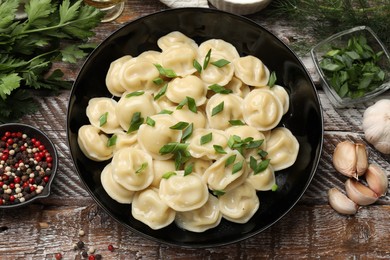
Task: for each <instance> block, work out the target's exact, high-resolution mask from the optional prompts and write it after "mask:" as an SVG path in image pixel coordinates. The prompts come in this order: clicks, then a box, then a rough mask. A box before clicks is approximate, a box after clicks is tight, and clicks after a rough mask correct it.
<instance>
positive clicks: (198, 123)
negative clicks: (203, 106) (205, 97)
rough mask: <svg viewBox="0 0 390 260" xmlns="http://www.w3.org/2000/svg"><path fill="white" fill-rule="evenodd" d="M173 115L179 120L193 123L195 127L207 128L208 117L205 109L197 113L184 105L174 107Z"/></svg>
mask: <svg viewBox="0 0 390 260" xmlns="http://www.w3.org/2000/svg"><path fill="white" fill-rule="evenodd" d="M172 111H173V113H172V116H173V117H174V118H176V119H177V120H178V121H182V122H188V123H193V124H194V128H205V127H206V126H207V118H206V115H205V114H204V112H203V111H201V110H198V111H197V112H196V113H194V112H192V111H191V110H189V109H188V107H187V106H184V107H183V108H181V109H176V108H173V109H172Z"/></svg>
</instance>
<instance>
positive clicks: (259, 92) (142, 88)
mask: <svg viewBox="0 0 390 260" xmlns="http://www.w3.org/2000/svg"><path fill="white" fill-rule="evenodd" d="M157 44H158V46H159V47H160V51H155V50H150V51H145V52H143V53H141V54H140V55H138V56H137V57H132V56H130V55H125V56H123V57H120V58H119V59H117V60H114V61H113V62H112V63H111V66H110V68H109V70H108V72H107V76H106V85H107V89H108V91H109V92H110V93H111V94H112V97H96V98H92V99H91V100H90V101H89V104H88V107H87V109H86V115H87V117H88V119H89V122H90V124H88V125H84V126H82V127H81V128H80V129H79V133H78V143H79V146H80V149H81V150H82V152H83V153H84V154H85V156H86V157H88V158H89V159H91V160H94V161H102V162H107V164H106V167H105V168H104V170H103V171H102V173H101V176H100V179H101V182H102V186H103V188H104V190H105V191H106V193H107V194H108V195H109V196H110V197H111V198H112V199H114V200H115V201H117V202H119V203H123V204H131V209H132V211H131V212H132V215H133V217H134V218H135V219H137V220H139V221H141V222H143V223H144V224H146V225H148V226H149V227H150V228H152V229H160V228H163V227H166V226H167V225H170V224H172V223H173V222H174V223H176V224H177V225H178V226H179V227H181V228H183V229H185V230H189V231H192V232H203V231H205V230H208V229H210V228H214V227H216V226H217V225H219V223H220V222H221V219H222V218H224V219H226V220H228V221H231V222H235V223H246V222H247V221H249V220H250V219H251V218H252V216H253V215H254V214H255V213H256V212H257V210H258V209H259V207H260V199H259V196H258V194H257V191H268V190H274V189H276V187H277V185H276V178H275V171H280V170H283V169H286V168H288V167H290V166H291V165H292V164H294V162H295V160H296V158H297V155H298V151H299V143H298V141H297V139H296V137H295V136H294V135H293V134H292V133H291V131H290V130H289V129H287V128H285V127H282V126H280V121H281V119H282V117H283V116H284V115H285V114H286V113H287V112H288V110H289V100H290V99H289V95H288V92H287V91H286V89H285V88H284V87H282V86H279V85H275V84H274V82H275V74H274V73H273V72H271V71H270V70H269V69H268V68H267V67H266V65H265V64H264V63H263V62H262V61H261V60H260V59H259V58H257V57H254V56H250V55H249V56H243V57H240V55H239V53H238V51H237V50H236V48H235V47H234V46H233V45H232V44H231V43H228V42H226V41H224V40H222V39H210V40H207V41H205V42H202V43H200V45H198V44H197V43H196V42H195V41H194V40H193V39H191V38H189V37H187V36H186V35H184V34H182V33H181V32H177V31H175V32H171V33H169V34H167V35H165V36H163V37H161V38H159V40H158V41H157ZM259 195H260V194H259Z"/></svg>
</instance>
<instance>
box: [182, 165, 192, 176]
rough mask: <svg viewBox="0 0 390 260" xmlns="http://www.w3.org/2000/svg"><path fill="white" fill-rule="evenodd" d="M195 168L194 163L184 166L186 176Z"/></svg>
mask: <svg viewBox="0 0 390 260" xmlns="http://www.w3.org/2000/svg"><path fill="white" fill-rule="evenodd" d="M193 168H194V163H190V164H188V165H187V166H186V167H185V168H184V176H187V175H188V174H190V173H192V171H193Z"/></svg>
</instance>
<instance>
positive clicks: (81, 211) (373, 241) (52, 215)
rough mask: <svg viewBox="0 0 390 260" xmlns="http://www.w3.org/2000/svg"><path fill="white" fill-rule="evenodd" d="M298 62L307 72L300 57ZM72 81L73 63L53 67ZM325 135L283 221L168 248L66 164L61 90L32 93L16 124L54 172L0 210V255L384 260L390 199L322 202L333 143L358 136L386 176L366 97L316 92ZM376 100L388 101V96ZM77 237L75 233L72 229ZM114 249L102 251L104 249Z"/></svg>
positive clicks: (106, 30) (273, 25)
mask: <svg viewBox="0 0 390 260" xmlns="http://www.w3.org/2000/svg"><path fill="white" fill-rule="evenodd" d="M166 8H167V7H166V6H165V5H163V4H161V3H160V2H158V1H156V0H144V1H143V0H130V1H127V2H126V9H125V13H124V14H123V15H122V16H121V17H120V18H119V19H117V20H116V21H114V22H111V23H105V24H101V25H100V26H99V27H98V28H96V36H95V37H94V38H93V39H91V40H92V41H97V42H99V41H101V40H103V39H104V38H105V37H107V36H108V35H109V34H110V33H112V32H113V31H114V30H115V29H117V28H119V27H121V26H123V24H124V23H126V22H128V21H131V20H134V19H136V18H138V17H140V16H143V15H146V14H149V13H152V12H155V11H159V10H162V9H166ZM248 17H249V18H251V19H253V20H255V21H256V22H258V23H259V24H261V25H263V26H264V27H266V28H267V29H269V30H270V31H272V32H273V33H274V34H275V35H277V36H278V37H279V38H280V39H282V40H283V41H285V42H286V43H290V42H291V41H294V39H297V38H304V37H306V36H305V35H304V33H302V32H299V31H297V30H296V29H295V28H292V27H290V25H289V23H288V21H283V20H275V19H270V18H269V17H267V18H266V19H265V18H264V17H263V16H262V14H261V13H258V14H255V15H250V16H248ZM301 58H302V60H303V61H304V63H305V65H306V66H307V68H308V69H309V71H310V72H311V73H312V77H313V79H314V80H315V81H317V80H318V76H317V75H315V74H314V71H313V69H312V65H311V64H310V62H309V59H308V58H307V56H306V55H302V57H301ZM55 65H56V66H57V67H59V68H61V69H62V70H63V71H65V73H66V75H67V76H66V78H67V79H68V80H74V79H75V77H76V75H77V73H78V70H79V68H80V65H81V63H80V64H77V65H67V64H61V63H59V64H55ZM319 96H320V99H321V105H322V108H323V116H324V124H325V135H324V147H323V153H322V156H321V161H320V164H319V167H318V170H317V172H316V175H315V177H314V179H313V181H312V183H311V185H310V186H309V188H308V190H307V191H306V193H305V194H304V196H303V198H302V199H301V200H300V201H299V203H298V204H297V205H296V206H295V207H294V209H293V210H292V211H290V212H289V213H288V214H287V215H286V216H285V217H284V218H283V219H281V220H280V221H279V222H278V223H276V224H275V225H273V226H272V227H271V228H269V229H267V230H265V231H264V232H262V233H260V234H259V235H256V236H254V237H252V238H249V239H247V240H245V241H242V242H240V243H236V244H232V245H229V246H224V247H217V248H207V249H201V250H199V249H187V248H178V247H171V246H167V245H164V244H159V243H156V242H154V241H150V240H147V239H145V238H143V237H141V236H140V235H138V234H135V233H133V232H131V231H129V230H127V229H124V228H123V227H122V226H121V225H119V224H118V223H117V222H116V221H114V220H113V219H112V218H110V217H109V216H108V215H107V214H106V213H104V212H103V211H102V210H101V209H100V208H99V207H98V206H97V205H96V204H95V203H94V201H93V200H92V199H91V197H90V196H89V194H88V193H87V191H86V190H85V188H84V186H83V185H82V183H81V182H80V180H79V178H78V176H77V174H76V173H75V168H74V166H73V163H72V161H71V157H70V152H69V149H68V147H67V141H66V113H67V106H68V99H69V91H63V92H61V93H60V94H59V95H58V96H51V97H47V96H44V95H43V96H38V97H37V98H38V99H39V100H40V101H41V109H40V110H39V112H37V113H35V114H33V115H29V116H26V117H24V118H22V119H21V120H20V121H21V122H22V123H27V124H31V125H34V126H37V127H39V128H41V129H42V130H43V131H45V132H46V133H47V134H48V135H49V136H50V137H51V138H52V140H53V141H54V143H55V145H56V147H57V150H58V154H59V160H60V166H59V169H58V173H57V177H56V179H55V181H54V183H53V187H52V194H51V196H50V197H49V198H46V199H41V200H39V201H37V202H34V203H33V204H30V205H29V206H27V207H25V208H20V209H17V210H7V211H0V236H1V239H0V259H54V254H55V253H57V252H60V253H61V254H62V255H63V257H64V259H82V257H81V255H80V252H79V251H77V250H76V251H75V250H74V249H73V243H74V242H77V241H78V240H79V239H81V240H82V241H84V243H85V244H86V246H87V247H94V248H95V249H96V253H97V254H101V255H102V256H103V258H104V259H255V258H256V259H262V258H264V259H307V258H326V259H328V258H329V259H330V258H331V259H390V243H389V241H390V196H389V192H388V195H387V196H385V197H382V198H380V199H379V200H378V202H377V203H375V204H374V205H371V206H368V207H362V208H360V209H359V212H358V213H357V214H356V215H355V216H352V217H346V216H342V215H339V214H337V213H336V212H335V211H333V210H332V209H331V208H330V206H329V205H328V201H327V195H326V193H327V190H328V189H329V188H331V187H338V188H340V189H343V182H344V181H345V178H343V177H342V176H340V175H339V174H337V173H336V172H335V170H334V169H333V167H332V161H331V157H332V152H333V150H334V148H335V146H336V144H337V143H338V142H339V141H343V140H352V141H360V142H363V143H366V144H367V145H368V150H369V160H370V162H372V163H377V164H379V165H380V166H381V167H382V168H384V169H385V170H386V172H387V174H388V176H389V175H390V165H389V161H390V156H388V155H387V156H385V155H383V154H380V153H378V152H376V151H375V150H374V149H373V147H372V146H370V145H369V144H368V143H367V142H366V140H365V139H364V134H363V132H362V128H361V122H362V115H363V112H364V110H365V109H366V108H367V107H368V106H369V105H372V104H373V102H374V101H373V102H368V103H366V104H364V105H361V106H359V107H356V108H349V109H338V110H335V109H334V108H333V107H332V105H331V104H330V103H329V101H328V99H327V97H326V96H325V94H324V93H323V92H322V90H321V89H319ZM380 98H390V93H389V92H387V93H385V94H383V95H382V96H381V97H380ZM80 229H82V230H84V232H85V235H84V236H82V237H80V236H79V230H80ZM109 244H112V245H114V246H115V247H116V249H115V251H114V252H110V251H109V250H108V249H107V246H108V245H109Z"/></svg>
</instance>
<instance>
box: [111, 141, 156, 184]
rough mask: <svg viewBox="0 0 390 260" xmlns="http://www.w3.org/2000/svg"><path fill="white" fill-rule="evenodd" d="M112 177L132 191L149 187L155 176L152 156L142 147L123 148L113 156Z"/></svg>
mask: <svg viewBox="0 0 390 260" xmlns="http://www.w3.org/2000/svg"><path fill="white" fill-rule="evenodd" d="M111 164H112V177H113V179H114V180H115V181H116V182H118V183H119V184H120V185H122V186H123V187H125V188H126V189H128V190H131V191H139V190H143V189H145V188H146V187H148V186H149V185H150V184H151V183H152V181H153V178H154V173H153V161H152V157H151V156H150V155H149V154H148V153H146V152H144V151H143V150H141V149H137V148H132V147H129V148H123V149H121V150H119V151H117V152H116V153H115V154H114V156H113V157H112V161H111Z"/></svg>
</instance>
